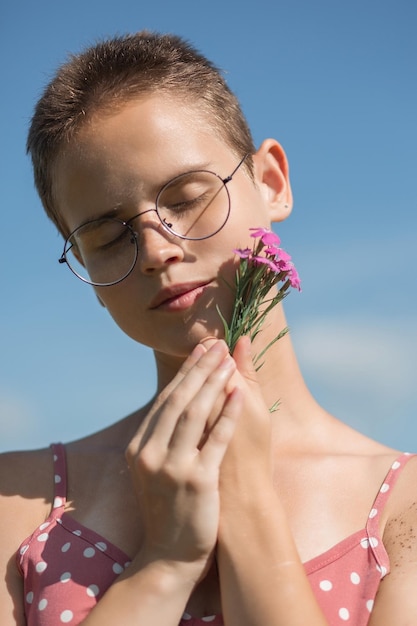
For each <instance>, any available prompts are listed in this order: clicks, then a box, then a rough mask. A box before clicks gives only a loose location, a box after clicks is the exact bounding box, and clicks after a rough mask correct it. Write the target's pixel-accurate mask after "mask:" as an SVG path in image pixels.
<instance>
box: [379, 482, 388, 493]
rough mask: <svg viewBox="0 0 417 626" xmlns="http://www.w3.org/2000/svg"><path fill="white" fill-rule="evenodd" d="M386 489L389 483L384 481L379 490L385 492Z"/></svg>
mask: <svg viewBox="0 0 417 626" xmlns="http://www.w3.org/2000/svg"><path fill="white" fill-rule="evenodd" d="M388 490H389V485H388V484H387V483H384V484H383V485H382V487H381V489H380V492H381V493H387V491H388Z"/></svg>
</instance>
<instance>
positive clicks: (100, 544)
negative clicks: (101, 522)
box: [96, 541, 107, 552]
mask: <svg viewBox="0 0 417 626" xmlns="http://www.w3.org/2000/svg"><path fill="white" fill-rule="evenodd" d="M96 548H97V550H100V551H101V552H104V551H105V550H107V544H106V543H104V541H98V542H97V543H96Z"/></svg>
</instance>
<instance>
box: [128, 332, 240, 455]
mask: <svg viewBox="0 0 417 626" xmlns="http://www.w3.org/2000/svg"><path fill="white" fill-rule="evenodd" d="M201 351H203V354H201ZM227 355H228V348H227V346H226V344H225V343H224V341H217V342H216V344H214V345H213V346H212V347H211V348H210V350H208V351H206V350H205V349H204V348H203V347H201V346H200V347H198V346H197V348H196V356H195V362H194V364H193V365H191V366H189V367H188V366H187V367H188V371H186V373H185V375H184V376H183V378H182V380H180V381H179V382H178V383H177V384H176V385H171V386H170V388H169V393H168V394H167V395H166V397H165V398H164V400H163V401H162V403H161V405H160V406H159V407H158V408H157V409H156V411H155V413H154V415H153V416H152V418H151V420H150V421H149V422H148V423H147V424H146V425H145V427H143V426H142V427H141V428H140V429H139V432H138V434H137V435H136V436H135V438H134V439H133V440H132V442H131V444H130V445H129V450H130V451H132V450H136V452H134V453H137V452H138V451H140V450H141V449H143V447H144V446H145V445H152V446H153V450H154V454H155V455H156V456H161V457H163V456H165V454H166V452H167V449H168V446H169V443H170V441H171V438H172V435H173V432H174V430H175V428H176V425H177V422H178V420H179V419H180V417H181V416H182V414H183V412H184V411H185V410H186V409H187V406H188V404H189V402H190V401H191V400H192V398H194V396H195V395H196V394H197V393H198V391H199V390H200V389H201V387H202V385H204V383H205V381H206V380H207V377H208V376H209V375H210V374H211V373H212V372H213V371H214V370H215V368H216V367H217V366H218V365H219V364H220V362H221V361H222V360H223V359H224V358H225V357H226V356H227ZM198 357H199V358H198ZM186 369H187V368H186ZM183 371H184V370H183Z"/></svg>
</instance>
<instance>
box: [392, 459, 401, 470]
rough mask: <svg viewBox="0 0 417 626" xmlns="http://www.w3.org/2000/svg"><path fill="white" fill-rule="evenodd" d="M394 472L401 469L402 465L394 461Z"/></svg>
mask: <svg viewBox="0 0 417 626" xmlns="http://www.w3.org/2000/svg"><path fill="white" fill-rule="evenodd" d="M391 467H392V469H393V470H396V469H398V468H399V467H401V463H400V462H399V461H394V463H393V464H392V465H391Z"/></svg>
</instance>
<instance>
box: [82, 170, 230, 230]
mask: <svg viewBox="0 0 417 626" xmlns="http://www.w3.org/2000/svg"><path fill="white" fill-rule="evenodd" d="M190 167H191V169H188V168H187V166H185V167H182V168H181V170H179V171H178V172H177V173H176V174H173V175H172V176H170V177H169V178H167V179H166V180H165V182H163V183H162V184H160V185H155V186H154V189H155V190H156V191H155V198H154V201H155V200H156V196H157V195H158V193H159V191H160V190H161V189H162V188H163V187H165V185H167V184H168V183H169V182H170V181H171V180H174V179H175V178H178V177H179V176H182V175H183V174H191V173H192V172H200V171H208V172H213V173H216V172H214V171H213V170H212V169H210V167H212V165H211V163H210V162H207V161H206V162H204V163H198V164H193V165H192V166H191V165H190ZM217 175H218V176H220V174H217ZM122 208H123V207H122V205H121V203H120V204H118V205H116V206H113V207H112V208H110V209H108V210H107V211H106V212H105V213H102V212H100V213H96V214H94V215H92V216H91V217H90V218H89V219H88V220H87V221H85V222H82V223H81V224H79V226H77V228H81V226H86V225H87V224H89V223H90V222H95V221H97V220H101V219H106V218H116V219H120V220H122V218H120V217H119V216H118V211H120V210H121V209H122ZM122 221H124V220H122ZM74 230H76V229H74Z"/></svg>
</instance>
